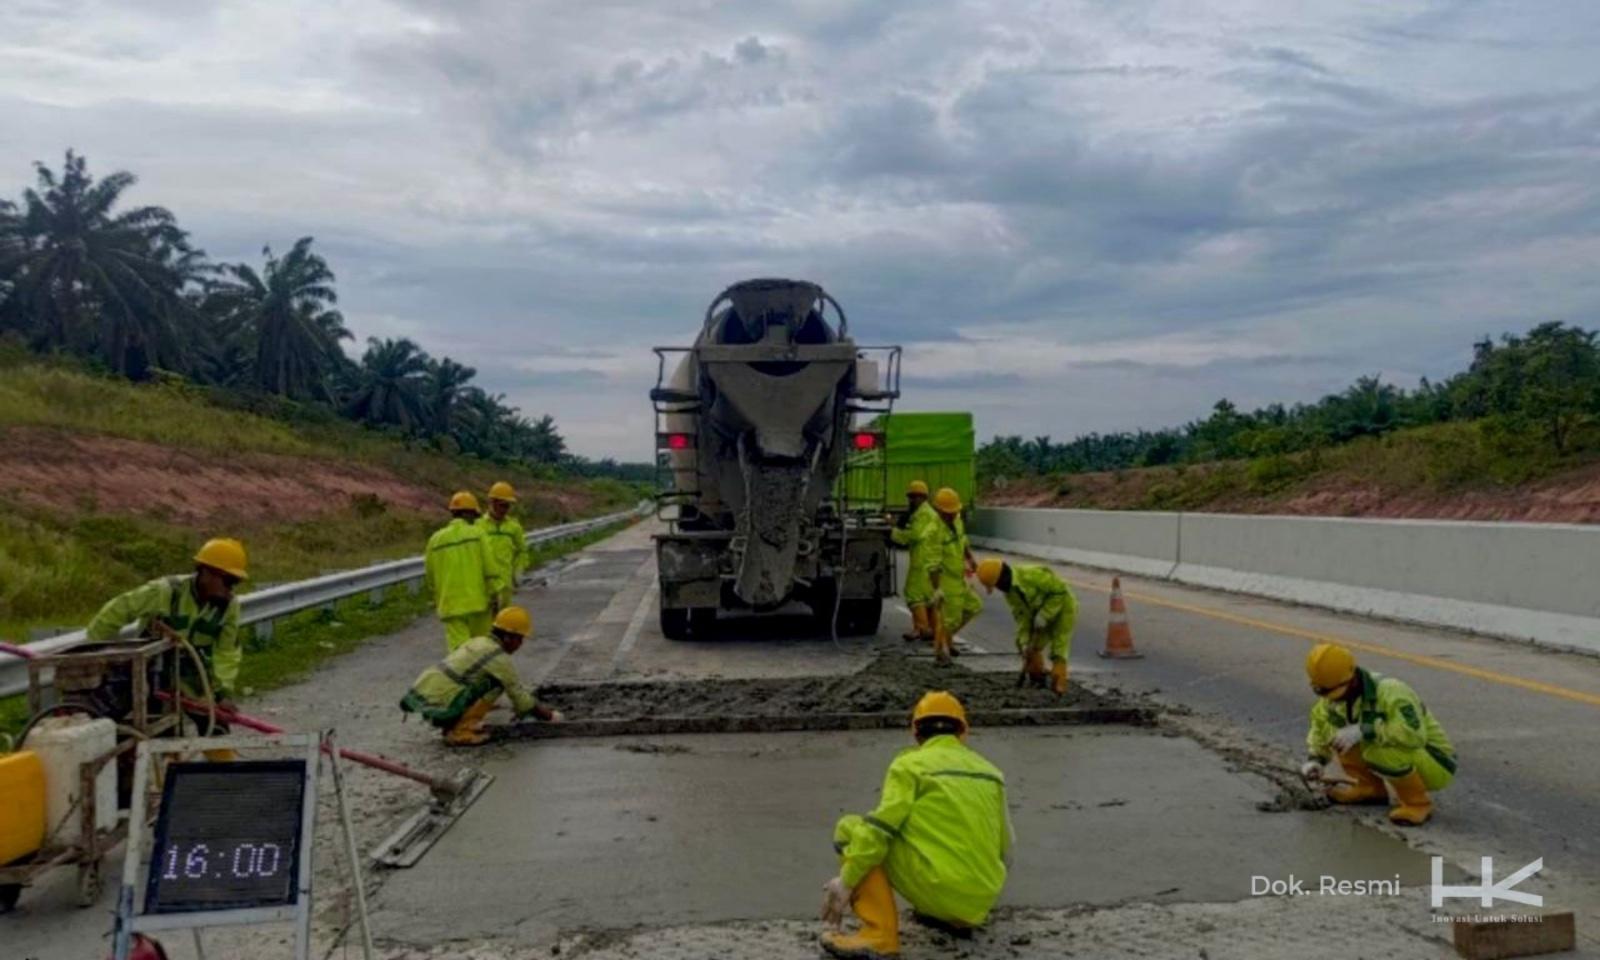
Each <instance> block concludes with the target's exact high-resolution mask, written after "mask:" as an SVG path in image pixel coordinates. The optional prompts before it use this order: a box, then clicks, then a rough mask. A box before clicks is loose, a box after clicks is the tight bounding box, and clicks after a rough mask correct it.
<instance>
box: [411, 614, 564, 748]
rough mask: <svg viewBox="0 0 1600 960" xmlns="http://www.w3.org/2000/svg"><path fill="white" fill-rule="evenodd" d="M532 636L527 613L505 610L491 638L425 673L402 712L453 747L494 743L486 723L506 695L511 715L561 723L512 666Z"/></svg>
mask: <svg viewBox="0 0 1600 960" xmlns="http://www.w3.org/2000/svg"><path fill="white" fill-rule="evenodd" d="M532 632H533V620H532V618H531V617H529V616H528V611H526V610H524V609H522V608H521V607H506V608H505V609H503V610H501V611H500V612H499V613H497V614H495V617H494V624H493V626H492V627H490V629H489V631H488V633H489V635H488V636H478V637H473V638H472V639H471V640H468V641H467V642H466V643H464V644H462V645H461V646H459V647H456V648H455V649H454V650H451V651H450V653H449V654H448V655H446V656H445V658H444V660H443V661H441V662H440V663H438V664H437V665H435V666H432V667H429V668H428V669H426V670H424V671H422V674H421V675H420V676H418V677H417V680H416V682H415V683H413V684H412V685H411V689H410V690H408V691H406V695H405V696H404V697H402V698H401V699H400V709H401V710H403V711H405V712H406V713H420V714H422V718H423V719H424V720H427V721H428V722H429V723H431V724H433V725H434V726H436V727H438V728H439V729H440V730H442V731H444V739H445V742H446V743H449V744H451V745H453V746H477V745H478V744H480V743H484V742H485V741H487V740H488V739H489V734H488V733H487V732H485V731H484V729H483V718H484V717H486V716H488V714H489V711H490V710H491V709H493V708H494V705H495V702H496V701H498V700H499V699H500V695H501V694H505V695H506V696H507V697H509V698H510V699H511V709H512V710H514V711H515V712H516V715H517V716H518V717H519V718H521V717H526V716H529V715H530V714H531V715H532V716H535V717H538V718H539V719H540V720H545V721H550V722H556V721H559V720H560V719H561V713H560V711H558V710H552V709H550V708H549V707H547V706H545V705H544V704H542V703H540V702H539V701H537V700H535V699H534V696H533V694H532V693H530V692H529V691H528V688H526V687H524V686H523V685H522V681H521V680H519V679H518V678H517V668H516V667H515V666H513V665H512V663H511V654H513V653H516V652H517V651H518V650H520V649H522V642H523V640H525V639H527V637H528V634H530V633H532Z"/></svg>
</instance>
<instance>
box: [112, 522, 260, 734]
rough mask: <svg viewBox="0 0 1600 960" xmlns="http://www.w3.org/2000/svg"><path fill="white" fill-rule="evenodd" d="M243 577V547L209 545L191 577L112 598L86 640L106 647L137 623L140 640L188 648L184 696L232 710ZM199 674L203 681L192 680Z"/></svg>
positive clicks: (221, 727) (222, 542) (240, 657)
mask: <svg viewBox="0 0 1600 960" xmlns="http://www.w3.org/2000/svg"><path fill="white" fill-rule="evenodd" d="M246 572H247V571H246V560H245V552H244V544H242V543H240V542H239V541H237V540H232V539H227V538H218V539H214V540H208V541H206V543H205V545H204V546H202V547H201V548H200V550H199V552H197V553H196V554H195V555H194V573H191V574H186V575H182V576H173V577H160V578H158V579H155V580H151V581H150V582H149V583H146V584H144V585H143V586H140V587H135V588H134V589H132V590H129V591H128V592H127V593H124V594H121V595H120V596H117V597H114V598H112V599H111V600H110V601H109V602H107V603H106V605H105V606H103V607H101V608H100V612H99V613H97V614H95V615H94V619H93V620H90V621H89V627H88V629H87V630H86V631H85V636H86V637H87V638H88V639H89V640H90V641H91V642H93V643H105V642H106V641H108V640H114V639H116V637H117V634H118V633H119V632H121V630H122V628H123V627H125V626H127V625H128V624H130V623H134V622H138V624H139V632H140V634H141V635H143V636H148V637H162V638H166V639H170V640H173V641H176V642H178V643H180V644H187V645H188V647H189V649H190V650H192V651H193V652H194V654H195V655H196V656H197V658H198V659H199V661H200V665H199V666H195V665H193V664H190V663H189V662H188V661H187V660H185V661H184V663H185V664H187V666H186V667H184V668H181V669H180V676H181V677H182V679H183V688H184V693H185V694H186V695H187V696H189V697H191V698H194V699H197V700H204V698H205V695H206V694H207V693H208V692H209V693H210V695H211V699H212V701H213V702H215V703H216V704H217V705H218V706H221V707H225V708H227V707H231V703H230V700H231V699H232V697H233V694H234V692H235V691H236V690H237V689H238V684H239V666H240V664H242V663H243V662H244V648H243V647H241V646H240V644H239V598H238V597H236V596H234V595H233V590H234V587H236V586H238V584H239V583H240V582H241V581H243V580H245V579H247V577H246ZM191 668H192V669H191ZM202 668H203V670H204V676H203V677H202V676H196V675H195V674H196V672H197V671H199V670H201V669H202ZM209 726H210V727H211V728H212V729H213V730H215V731H216V732H223V731H225V730H226V725H225V724H222V723H221V722H220V721H216V722H214V723H212V724H210V725H209Z"/></svg>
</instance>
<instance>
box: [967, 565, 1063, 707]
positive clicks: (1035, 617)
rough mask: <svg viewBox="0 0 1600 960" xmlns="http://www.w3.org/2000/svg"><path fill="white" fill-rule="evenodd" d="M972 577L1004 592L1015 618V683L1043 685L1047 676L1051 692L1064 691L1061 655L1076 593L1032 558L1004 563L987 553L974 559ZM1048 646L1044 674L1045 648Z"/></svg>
mask: <svg viewBox="0 0 1600 960" xmlns="http://www.w3.org/2000/svg"><path fill="white" fill-rule="evenodd" d="M978 582H979V583H981V584H983V588H984V590H986V591H988V592H989V593H993V592H994V591H996V590H999V591H1000V592H1001V593H1003V594H1005V598H1006V606H1008V607H1010V608H1011V618H1012V619H1013V620H1015V621H1016V622H1017V653H1018V654H1019V655H1020V656H1021V657H1022V674H1021V677H1020V678H1019V680H1018V685H1019V686H1021V685H1024V684H1031V685H1033V686H1035V687H1043V686H1045V684H1046V683H1047V682H1048V684H1049V686H1050V689H1051V690H1054V691H1055V693H1056V695H1057V696H1061V695H1062V694H1065V693H1066V692H1067V656H1068V655H1069V654H1070V653H1072V630H1073V627H1075V626H1076V625H1077V623H1078V598H1077V596H1076V595H1075V594H1073V592H1072V588H1071V587H1069V586H1067V582H1066V581H1065V580H1063V579H1061V577H1060V576H1059V575H1058V574H1057V573H1056V572H1055V571H1054V570H1051V569H1050V568H1049V567H1046V566H1043V565H1041V564H1036V563H1006V562H1005V561H1004V560H1001V559H1000V558H998V557H989V558H987V559H984V560H982V561H980V562H979V563H978ZM1046 649H1049V651H1050V673H1049V676H1048V680H1047V678H1046V674H1045V669H1044V654H1045V650H1046Z"/></svg>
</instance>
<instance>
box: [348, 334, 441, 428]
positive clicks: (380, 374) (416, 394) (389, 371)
mask: <svg viewBox="0 0 1600 960" xmlns="http://www.w3.org/2000/svg"><path fill="white" fill-rule="evenodd" d="M428 367H429V360H428V355H427V354H426V353H424V352H423V351H422V349H421V348H420V347H418V346H417V345H416V344H415V343H412V342H411V341H410V340H405V339H401V340H379V339H378V338H377V337H370V338H368V340H367V352H366V353H365V354H363V355H362V357H361V367H360V369H359V371H358V373H357V386H356V388H355V391H354V392H353V393H352V395H351V397H350V399H349V400H348V401H347V403H346V404H345V412H346V414H347V415H348V416H351V417H353V418H355V419H357V420H364V421H366V422H367V423H371V424H376V425H380V426H381V425H385V424H389V425H393V426H397V427H399V428H401V429H402V430H405V431H407V432H411V431H413V430H416V429H418V428H419V427H421V426H423V425H424V424H425V423H426V422H427V414H428V406H427V401H426V400H425V399H424V397H425V393H426V391H427V387H428Z"/></svg>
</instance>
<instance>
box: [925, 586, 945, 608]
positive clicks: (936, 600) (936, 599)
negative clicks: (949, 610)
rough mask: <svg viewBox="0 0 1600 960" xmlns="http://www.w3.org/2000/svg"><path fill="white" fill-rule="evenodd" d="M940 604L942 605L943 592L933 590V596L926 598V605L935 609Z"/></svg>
mask: <svg viewBox="0 0 1600 960" xmlns="http://www.w3.org/2000/svg"><path fill="white" fill-rule="evenodd" d="M941 603H944V591H943V590H935V591H933V596H931V597H929V598H928V605H929V606H934V607H937V606H938V605H940V604H941Z"/></svg>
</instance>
